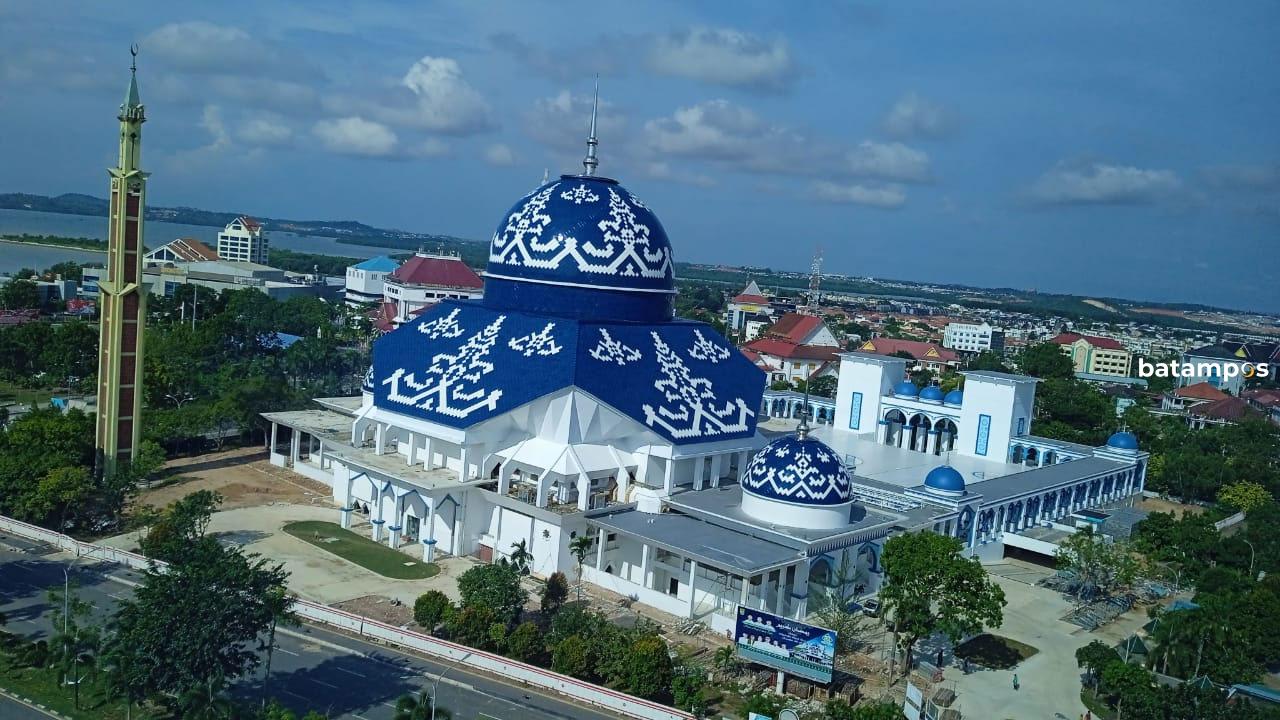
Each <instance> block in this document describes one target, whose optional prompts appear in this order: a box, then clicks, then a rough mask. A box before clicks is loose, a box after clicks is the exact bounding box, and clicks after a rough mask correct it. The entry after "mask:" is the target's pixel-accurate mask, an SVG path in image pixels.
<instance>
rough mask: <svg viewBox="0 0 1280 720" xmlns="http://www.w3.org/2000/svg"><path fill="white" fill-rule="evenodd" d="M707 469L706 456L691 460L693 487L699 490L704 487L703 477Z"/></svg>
mask: <svg viewBox="0 0 1280 720" xmlns="http://www.w3.org/2000/svg"><path fill="white" fill-rule="evenodd" d="M706 471H707V456H706V455H703V456H702V457H700V458H697V459H696V460H694V461H693V489H694V490H701V489H702V488H704V487H706V485H705V484H704V483H705V481H704V480H703V477H704V475H705V473H706Z"/></svg>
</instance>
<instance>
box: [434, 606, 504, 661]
mask: <svg viewBox="0 0 1280 720" xmlns="http://www.w3.org/2000/svg"><path fill="white" fill-rule="evenodd" d="M497 621H498V620H497V616H496V615H495V614H494V612H493V610H492V609H491V608H487V607H480V606H478V605H473V606H471V607H464V608H462V609H461V610H458V611H457V612H454V613H451V617H450V618H449V620H448V624H447V625H446V628H447V629H448V631H449V637H450V638H451V639H452V640H455V641H457V642H460V643H462V644H463V645H470V646H471V647H473V648H476V649H479V650H485V649H487V648H488V647H489V643H490V642H491V641H490V639H489V628H490V627H491V626H492V625H493V624H494V623H495V622H497Z"/></svg>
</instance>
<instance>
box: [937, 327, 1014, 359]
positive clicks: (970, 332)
mask: <svg viewBox="0 0 1280 720" xmlns="http://www.w3.org/2000/svg"><path fill="white" fill-rule="evenodd" d="M942 347H944V348H947V349H949V350H958V351H960V352H967V353H980V352H988V351H993V352H1003V351H1004V331H1003V330H1000V329H999V328H994V327H991V325H990V323H985V322H984V323H981V324H977V325H975V324H973V323H957V322H953V323H947V327H946V329H945V330H943V332H942Z"/></svg>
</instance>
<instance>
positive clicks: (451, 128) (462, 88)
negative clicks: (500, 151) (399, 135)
mask: <svg viewBox="0 0 1280 720" xmlns="http://www.w3.org/2000/svg"><path fill="white" fill-rule="evenodd" d="M400 84H401V85H403V86H404V87H406V88H408V89H409V91H410V92H411V93H413V100H414V102H413V104H412V105H411V106H409V107H400V108H394V107H392V108H386V109H384V110H383V111H382V116H383V117H384V118H385V119H386V120H387V121H388V122H391V123H392V124H397V125H406V126H409V127H416V128H422V129H425V130H433V131H436V132H446V133H457V134H460V135H466V134H471V133H475V132H479V131H481V130H486V129H488V128H489V126H490V122H489V106H488V104H487V103H486V102H485V101H484V98H482V97H481V96H480V93H478V92H476V90H475V88H473V87H471V85H470V84H468V83H467V81H466V80H465V79H463V77H462V69H461V68H460V67H459V66H458V62H457V61H456V60H454V59H452V58H443V57H441V58H437V57H431V56H426V57H423V58H422V59H421V60H419V61H418V62H416V63H414V64H413V66H412V67H410V68H409V70H408V72H406V73H405V75H404V78H403V79H402V80H401V81H400Z"/></svg>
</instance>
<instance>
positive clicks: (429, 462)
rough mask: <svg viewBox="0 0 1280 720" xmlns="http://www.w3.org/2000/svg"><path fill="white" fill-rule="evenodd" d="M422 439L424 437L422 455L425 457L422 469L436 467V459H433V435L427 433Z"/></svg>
mask: <svg viewBox="0 0 1280 720" xmlns="http://www.w3.org/2000/svg"><path fill="white" fill-rule="evenodd" d="M422 439H423V443H422V455H423V458H422V469H423V470H430V469H431V468H433V467H435V461H434V460H433V459H432V457H431V453H432V447H431V446H432V442H431V436H430V435H425V436H423V438H422Z"/></svg>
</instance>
